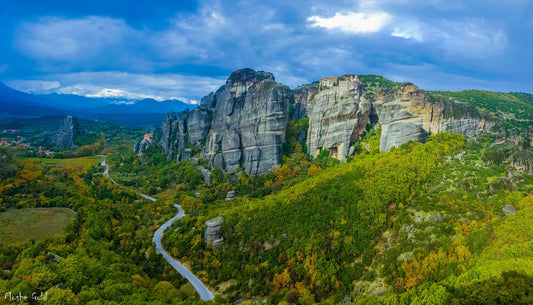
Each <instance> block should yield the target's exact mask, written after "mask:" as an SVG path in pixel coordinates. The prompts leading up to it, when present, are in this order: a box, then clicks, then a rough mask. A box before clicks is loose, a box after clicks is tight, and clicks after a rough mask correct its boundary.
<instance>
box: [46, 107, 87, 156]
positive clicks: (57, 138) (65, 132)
mask: <svg viewBox="0 0 533 305" xmlns="http://www.w3.org/2000/svg"><path fill="white" fill-rule="evenodd" d="M81 136H83V129H82V128H81V126H80V123H79V122H78V119H76V117H73V116H71V115H68V116H67V117H66V118H65V119H64V120H63V122H62V123H61V126H60V127H59V129H58V130H57V131H56V132H55V133H52V134H50V135H49V136H48V138H47V139H46V140H45V142H46V143H45V145H46V146H48V147H51V148H53V149H73V148H74V146H75V144H74V141H75V140H76V139H77V138H79V137H81Z"/></svg>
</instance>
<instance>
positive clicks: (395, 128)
mask: <svg viewBox="0 0 533 305" xmlns="http://www.w3.org/2000/svg"><path fill="white" fill-rule="evenodd" d="M373 105H374V107H375V111H376V115H377V120H378V122H379V124H380V125H381V140H380V145H381V146H380V150H381V151H389V150H390V149H391V148H392V147H393V146H399V145H401V144H403V143H406V142H409V141H418V142H425V141H426V139H427V137H428V136H429V135H430V134H432V133H438V132H456V133H459V134H463V135H473V134H477V133H480V132H482V131H484V130H486V129H488V128H490V127H492V126H493V123H492V122H491V121H490V120H486V119H485V118H484V117H483V116H482V115H481V114H480V113H479V111H477V109H475V108H473V107H471V106H468V105H466V104H464V103H461V102H458V101H455V100H447V99H444V98H438V97H437V98H435V97H431V96H430V95H429V94H427V93H425V92H423V91H421V90H419V89H418V88H417V87H416V86H415V85H413V84H411V83H404V84H402V85H401V86H399V87H398V88H395V89H393V90H390V92H388V93H387V94H385V95H381V96H378V97H377V98H376V100H374V101H373Z"/></svg>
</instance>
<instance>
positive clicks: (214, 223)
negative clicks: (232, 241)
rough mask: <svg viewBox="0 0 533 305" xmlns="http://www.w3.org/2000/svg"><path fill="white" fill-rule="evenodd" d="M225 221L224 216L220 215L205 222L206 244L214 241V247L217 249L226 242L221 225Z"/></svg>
mask: <svg viewBox="0 0 533 305" xmlns="http://www.w3.org/2000/svg"><path fill="white" fill-rule="evenodd" d="M223 222H224V217H222V216H218V217H215V218H213V219H210V220H208V221H206V222H205V232H204V235H205V237H204V241H205V243H206V244H208V243H210V242H212V243H213V244H212V248H213V249H217V248H219V247H220V246H222V244H223V243H224V239H223V238H222V230H221V226H222V223H223Z"/></svg>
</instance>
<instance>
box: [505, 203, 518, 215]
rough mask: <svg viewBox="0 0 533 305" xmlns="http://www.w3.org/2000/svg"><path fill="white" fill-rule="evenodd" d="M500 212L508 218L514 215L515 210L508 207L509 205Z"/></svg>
mask: <svg viewBox="0 0 533 305" xmlns="http://www.w3.org/2000/svg"><path fill="white" fill-rule="evenodd" d="M502 212H503V213H504V214H505V215H506V216H509V215H514V214H515V213H516V209H515V207H514V206H512V205H510V204H506V205H505V206H504V207H503V208H502Z"/></svg>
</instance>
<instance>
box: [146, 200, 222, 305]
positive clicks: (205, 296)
mask: <svg viewBox="0 0 533 305" xmlns="http://www.w3.org/2000/svg"><path fill="white" fill-rule="evenodd" d="M174 206H175V207H176V208H177V209H178V215H176V216H174V217H173V218H172V219H170V220H169V221H167V222H165V223H164V224H163V225H162V226H161V227H159V229H157V231H155V235H154V239H153V241H154V243H155V251H156V252H159V253H161V255H163V257H164V258H165V259H166V260H167V262H168V263H169V264H170V265H172V267H174V269H176V271H178V272H179V273H180V274H181V275H182V276H183V277H185V278H186V279H187V280H188V281H189V282H190V283H191V284H192V285H193V286H194V289H196V291H198V294H199V295H200V298H201V299H202V300H204V301H208V300H212V299H213V298H214V296H213V293H212V292H211V291H209V289H207V287H205V285H204V284H203V283H202V282H201V281H200V280H199V279H198V278H197V277H196V276H195V275H194V274H193V273H192V272H191V271H190V270H189V269H188V268H187V267H185V266H183V265H182V264H180V263H179V262H178V261H177V260H175V259H174V258H173V257H172V256H170V254H168V252H167V251H165V249H163V246H162V245H161V237H163V232H164V231H165V230H166V229H167V228H168V227H170V225H172V224H173V223H174V222H175V221H176V220H178V219H180V218H182V217H183V216H184V215H185V212H184V211H183V209H182V208H181V207H180V206H179V205H177V204H175V205H174Z"/></svg>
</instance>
